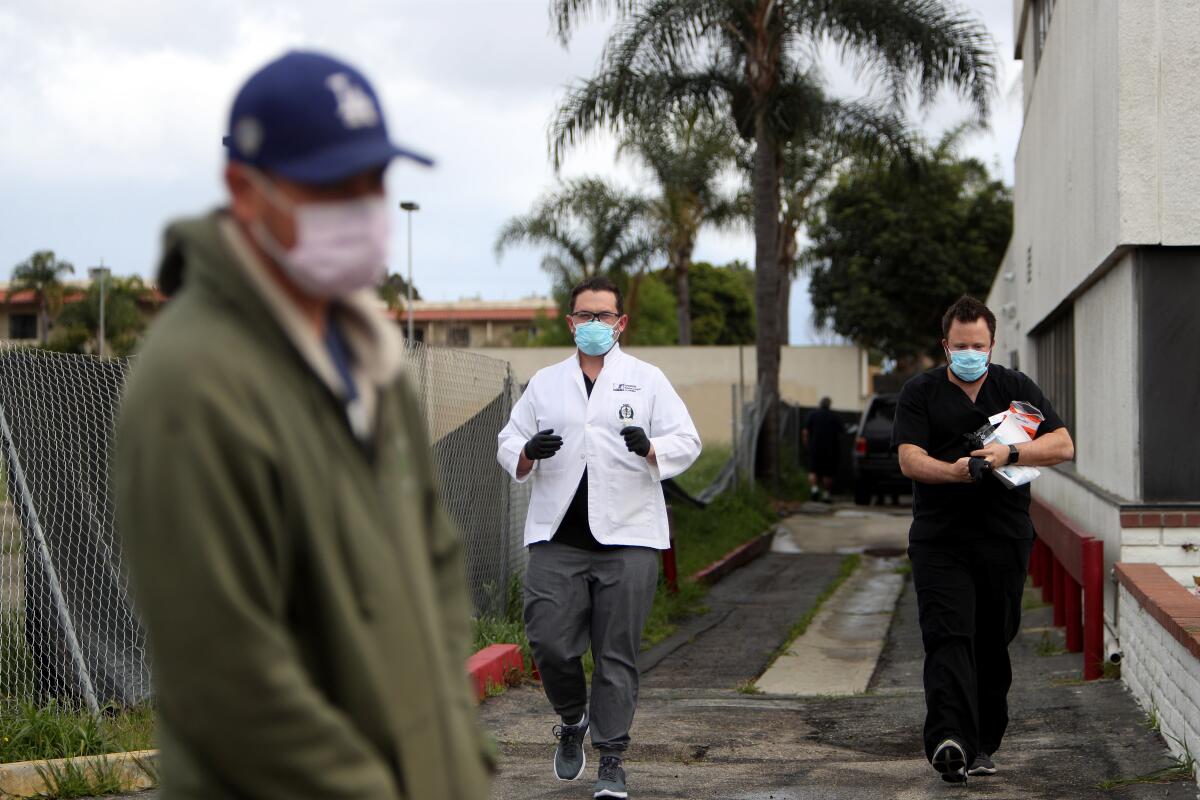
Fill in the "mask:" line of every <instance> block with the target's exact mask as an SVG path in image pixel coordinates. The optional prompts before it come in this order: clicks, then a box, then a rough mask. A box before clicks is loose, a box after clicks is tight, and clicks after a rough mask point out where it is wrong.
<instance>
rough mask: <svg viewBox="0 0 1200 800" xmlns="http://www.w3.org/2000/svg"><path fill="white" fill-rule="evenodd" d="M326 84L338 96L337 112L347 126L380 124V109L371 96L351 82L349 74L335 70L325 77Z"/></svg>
mask: <svg viewBox="0 0 1200 800" xmlns="http://www.w3.org/2000/svg"><path fill="white" fill-rule="evenodd" d="M325 85H326V86H328V87H329V91H331V92H333V96H334V97H336V98H337V104H338V108H337V113H338V116H339V117H341V118H342V124H343V125H345V126H346V127H347V128H352V129H353V128H374V127H375V126H376V125H378V124H379V111H378V110H377V109H376V108H375V103H374V102H373V101H372V100H371V96H370V95H369V94H367V93H366V91H365V90H364V89H363V88H362V87H361V86H356V85H355V84H353V83H351V82H350V76H349V75H347V74H346V73H344V72H335V73H333V74H332V75H330V76H329V77H328V78H326V79H325Z"/></svg>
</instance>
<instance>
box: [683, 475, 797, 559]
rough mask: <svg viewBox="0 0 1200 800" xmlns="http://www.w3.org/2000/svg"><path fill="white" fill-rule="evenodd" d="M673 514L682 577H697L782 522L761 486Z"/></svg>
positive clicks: (724, 495)
mask: <svg viewBox="0 0 1200 800" xmlns="http://www.w3.org/2000/svg"><path fill="white" fill-rule="evenodd" d="M672 513H673V515H674V522H675V563H676V565H677V566H678V568H679V574H680V576H689V575H693V574H695V573H696V572H698V571H699V570H701V569H702V568H704V567H706V566H708V565H709V564H711V563H712V562H714V561H716V560H717V559H718V558H720V557H721V556H723V555H725V554H726V553H728V552H729V551H730V550H732V549H733V548H735V547H737V546H738V545H741V544H745V543H746V542H748V541H750V540H751V539H753V538H754V537H756V536H761V535H762V534H763V533H765V532H766V531H767V529H768V528H770V527H771V526H772V525H773V524H775V523H776V522H777V521H778V519H779V518H778V515H776V514H775V513H774V512H773V511H772V510H771V504H770V498H769V497H768V495H767V493H766V491H764V490H763V489H762V488H761V487H760V488H757V489H755V490H754V491H751V490H749V489H742V490H740V491H729V492H725V493H723V494H721V495H720V496H719V497H717V498H716V499H714V500H713V501H712V502H711V503H710V504H709V505H708V507H707V508H692V507H691V506H686V505H683V504H679V505H675V506H672Z"/></svg>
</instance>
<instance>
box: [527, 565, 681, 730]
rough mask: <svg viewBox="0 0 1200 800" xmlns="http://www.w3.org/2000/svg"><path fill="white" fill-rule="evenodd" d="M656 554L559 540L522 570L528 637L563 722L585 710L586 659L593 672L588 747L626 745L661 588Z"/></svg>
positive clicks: (569, 720) (555, 708)
mask: <svg viewBox="0 0 1200 800" xmlns="http://www.w3.org/2000/svg"><path fill="white" fill-rule="evenodd" d="M658 561H659V554H658V551H657V550H652V549H650V548H647V547H624V548H621V549H619V550H604V551H599V552H595V551H591V550H582V549H580V548H578V547H571V546H570V545H566V544H559V543H557V542H543V543H541V544H535V545H533V546H532V547H530V548H529V564H528V566H527V567H526V568H525V632H526V634H527V635H528V637H529V645H530V648H531V649H532V650H533V660H534V661H535V662H536V663H537V667H538V671H539V672H540V673H541V674H542V687H543V688H544V689H545V690H546V697H547V698H548V699H549V700H550V704H551V705H553V706H554V710H555V711H556V712H558V715H559V716H560V717H562V719H563V721H564V722H567V723H573V722H576V721H578V719H579V718H580V717H581V716H582V715H583V711H584V709H585V708H588V707H589V705H588V692H587V684H586V682H585V680H584V675H583V654H584V653H586V652H587V649H588V646H589V644H590V645H591V648H592V657H593V659H594V660H595V664H596V669H595V672H594V673H593V674H592V699H591V706H590V710H589V712H588V716H589V717H590V718H591V733H592V746H593V747H595V748H596V749H597V750H600V751H607V752H613V753H620V752H623V751H624V750H625V748H627V747H628V746H629V728H630V727H631V726H632V725H633V713H634V710H635V709H636V708H637V694H638V666H637V660H638V652H639V651H640V650H641V643H642V627H643V626H644V625H645V624H646V617H647V616H649V614H650V607H651V606H652V605H653V603H654V591H655V589H656V588H657V586H658Z"/></svg>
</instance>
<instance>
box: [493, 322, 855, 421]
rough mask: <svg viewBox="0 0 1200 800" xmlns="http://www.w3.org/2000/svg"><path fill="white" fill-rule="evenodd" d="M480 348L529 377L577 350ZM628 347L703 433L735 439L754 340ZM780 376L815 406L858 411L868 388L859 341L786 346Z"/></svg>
mask: <svg viewBox="0 0 1200 800" xmlns="http://www.w3.org/2000/svg"><path fill="white" fill-rule="evenodd" d="M739 351H740V359H741V361H740V366H739ZM477 352H479V353H481V354H484V355H487V356H490V357H491V358H499V359H503V360H505V361H508V362H509V363H511V364H512V369H513V374H514V377H515V378H516V380H517V381H518V382H519V383H526V382H527V381H528V380H529V379H530V378H531V377H533V373H535V372H537V371H538V370H539V369H541V368H542V367H545V366H549V365H550V364H554V363H556V362H559V361H562V360H563V359H565V358H568V357H570V356H571V354H572V353H573V352H574V351H573V350H571V349H569V348H558V347H515V348H487V349H486V350H480V351H477ZM627 352H629V353H630V354H632V355H634V356H637V357H638V358H640V359H642V360H643V361H647V362H649V363H651V364H654V365H655V366H657V367H659V368H660V369H661V370H662V371H663V372H664V373H665V374H666V376H667V378H668V379H669V380H670V381H671V384H672V385H673V386H674V387H675V390H676V391H677V392H679V396H680V397H682V398H683V401H684V403H686V404H687V407H688V411H689V412H690V413H691V415H692V419H693V421H694V422H695V423H696V428H697V429H698V430H699V431H700V437H701V439H703V440H704V441H705V442H710V443H714V444H728V443H729V442H730V441H731V438H732V421H731V420H732V411H733V399H732V395H731V387H732V386H734V385H735V384H738V383H739V382H740V381H741V380H742V378H743V376H744V380H745V387H746V399H747V400H750V399H752V398H753V397H754V386H755V380H756V378H755V376H756V374H757V364H758V361H757V359H756V357H755V353H754V348H753V347H752V346H749V345H748V346H746V347H742V348H738V347H631V348H629V349H628V351H627ZM779 382H780V392H781V394H782V396H783V399H784V400H785V401H788V402H791V403H797V404H800V405H808V406H812V405H816V403H817V401H819V400H820V399H821V398H822V397H823V396H829V397H830V398H831V399H832V400H833V407H834V408H835V409H838V410H846V411H860V410H862V408H863V401H864V400H865V398H866V396H867V393H868V392H869V383H868V374H867V366H866V357H865V353H864V352H863V351H862V350H860V349H859V348H857V347H825V346H813V347H785V348H784V349H783V360H782V364H781V369H780V381H779Z"/></svg>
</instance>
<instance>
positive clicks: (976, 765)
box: [967, 753, 996, 775]
mask: <svg viewBox="0 0 1200 800" xmlns="http://www.w3.org/2000/svg"><path fill="white" fill-rule="evenodd" d="M967 774H968V775H995V774H996V765H995V764H993V763H992V757H991V756H989V755H988V754H987V753H980V754H979V755H977V756H975V760H974V761H973V762H971V768H970V769H969V770H967Z"/></svg>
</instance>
